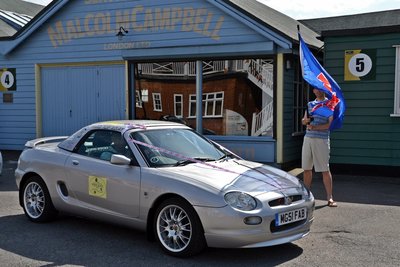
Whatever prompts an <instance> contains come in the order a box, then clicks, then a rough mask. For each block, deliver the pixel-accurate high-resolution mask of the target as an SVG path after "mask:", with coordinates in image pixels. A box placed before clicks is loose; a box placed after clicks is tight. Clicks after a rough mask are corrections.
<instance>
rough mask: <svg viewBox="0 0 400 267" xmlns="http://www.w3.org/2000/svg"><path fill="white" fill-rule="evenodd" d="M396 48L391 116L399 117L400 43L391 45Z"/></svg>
mask: <svg viewBox="0 0 400 267" xmlns="http://www.w3.org/2000/svg"><path fill="white" fill-rule="evenodd" d="M393 47H394V48H396V57H395V72H394V101H393V114H391V115H390V116H391V117H400V45H393Z"/></svg>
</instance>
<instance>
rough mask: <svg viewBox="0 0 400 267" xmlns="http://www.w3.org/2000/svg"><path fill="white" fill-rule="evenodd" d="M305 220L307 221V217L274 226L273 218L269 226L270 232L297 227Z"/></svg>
mask: <svg viewBox="0 0 400 267" xmlns="http://www.w3.org/2000/svg"><path fill="white" fill-rule="evenodd" d="M306 221H307V219H304V220H301V221H297V222H292V223H288V224H284V225H281V226H276V225H275V220H273V221H272V222H271V224H270V227H269V228H270V230H271V233H276V232H281V231H285V230H289V229H292V228H294V227H297V226H299V225H302V224H304V223H305V222H306Z"/></svg>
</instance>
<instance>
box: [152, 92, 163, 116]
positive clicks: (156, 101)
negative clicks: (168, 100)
mask: <svg viewBox="0 0 400 267" xmlns="http://www.w3.org/2000/svg"><path fill="white" fill-rule="evenodd" d="M151 95H152V97H153V111H157V112H162V100H161V93H152V94H151Z"/></svg>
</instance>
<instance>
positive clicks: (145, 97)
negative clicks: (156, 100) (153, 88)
mask: <svg viewBox="0 0 400 267" xmlns="http://www.w3.org/2000/svg"><path fill="white" fill-rule="evenodd" d="M140 92H141V94H140V93H139V90H136V96H135V98H136V99H135V101H136V107H138V108H142V107H143V102H145V103H147V102H149V90H147V89H143V90H141V91H140Z"/></svg>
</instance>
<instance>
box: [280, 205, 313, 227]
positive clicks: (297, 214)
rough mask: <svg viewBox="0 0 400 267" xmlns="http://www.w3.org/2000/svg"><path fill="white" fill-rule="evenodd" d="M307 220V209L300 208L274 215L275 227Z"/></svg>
mask: <svg viewBox="0 0 400 267" xmlns="http://www.w3.org/2000/svg"><path fill="white" fill-rule="evenodd" d="M305 218H307V209H306V208H301V209H297V210H290V211H286V212H282V213H277V214H275V226H281V225H285V224H288V223H292V222H297V221H301V220H303V219H305Z"/></svg>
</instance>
